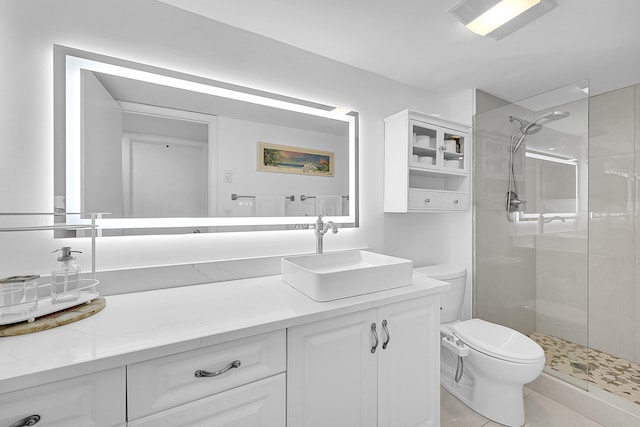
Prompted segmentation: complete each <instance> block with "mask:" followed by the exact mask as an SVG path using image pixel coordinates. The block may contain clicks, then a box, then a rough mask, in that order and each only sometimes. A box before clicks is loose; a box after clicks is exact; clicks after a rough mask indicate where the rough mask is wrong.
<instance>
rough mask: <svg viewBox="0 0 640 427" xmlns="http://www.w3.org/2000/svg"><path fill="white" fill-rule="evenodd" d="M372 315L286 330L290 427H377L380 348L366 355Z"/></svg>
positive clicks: (371, 338)
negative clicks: (378, 357)
mask: <svg viewBox="0 0 640 427" xmlns="http://www.w3.org/2000/svg"><path fill="white" fill-rule="evenodd" d="M376 313H377V311H376V310H366V311H362V312H358V313H353V314H349V315H345V316H340V317H335V318H331V319H327V320H322V321H319V322H315V323H310V324H307V325H301V326H297V327H293V328H290V329H289V331H288V349H287V423H288V425H289V426H295V427H311V426H318V427H326V426H336V427H339V426H349V427H357V426H362V427H370V426H375V425H377V413H376V406H377V392H376V389H377V355H378V352H379V351H380V346H378V347H377V349H376V352H375V353H372V352H371V348H372V346H373V345H374V342H375V338H374V335H373V333H372V329H371V324H372V323H374V322H375V321H376ZM378 333H379V330H378Z"/></svg>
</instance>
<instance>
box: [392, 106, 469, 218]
mask: <svg viewBox="0 0 640 427" xmlns="http://www.w3.org/2000/svg"><path fill="white" fill-rule="evenodd" d="M469 132H470V129H469V128H468V127H467V126H464V125H461V124H458V123H453V122H449V121H446V120H441V119H438V118H436V117H433V116H429V115H426V114H422V113H418V112H414V111H409V110H405V111H401V112H399V113H397V114H394V115H393V116H391V117H388V118H386V119H385V171H384V172H385V181H384V210H385V212H429V211H466V210H467V209H468V207H469V169H470V164H471V150H470V138H469V135H470V133H469Z"/></svg>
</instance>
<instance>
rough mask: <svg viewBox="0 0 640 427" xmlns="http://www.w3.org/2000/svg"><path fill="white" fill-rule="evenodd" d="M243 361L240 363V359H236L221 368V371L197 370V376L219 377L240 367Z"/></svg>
mask: <svg viewBox="0 0 640 427" xmlns="http://www.w3.org/2000/svg"><path fill="white" fill-rule="evenodd" d="M241 364H242V363H240V361H239V360H234V361H233V362H231V363H229V364H228V365H227V366H225V367H224V368H222V369H220V370H219V371H215V372H207V371H200V370H198V371H196V372H195V376H196V377H198V378H204V377H217V376H218V375H222V374H224V373H225V372H227V371H230V370H231V369H233V368H239V367H240V365H241Z"/></svg>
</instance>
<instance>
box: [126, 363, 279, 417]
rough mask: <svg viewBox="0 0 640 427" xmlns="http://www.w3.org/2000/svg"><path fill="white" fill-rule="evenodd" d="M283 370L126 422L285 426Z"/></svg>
mask: <svg viewBox="0 0 640 427" xmlns="http://www.w3.org/2000/svg"><path fill="white" fill-rule="evenodd" d="M285 408H286V374H284V373H282V374H278V375H276V376H274V377H270V378H266V379H263V380H260V381H256V382H253V383H251V384H247V385H244V386H242V387H237V388H234V389H232V390H228V391H225V392H222V393H218V394H216V395H214V396H209V397H205V398H204V399H199V400H196V401H195V402H190V403H186V404H184V405H180V406H178V407H176V408H172V409H167V410H166V411H163V412H158V413H157V414H153V415H149V416H148V417H144V418H140V419H139V420H136V421H132V422H130V423H129V427H165V426H172V427H182V426H185V427H186V426H189V427H193V426H217V427H284V426H285V425H286V410H285Z"/></svg>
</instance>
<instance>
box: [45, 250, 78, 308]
mask: <svg viewBox="0 0 640 427" xmlns="http://www.w3.org/2000/svg"><path fill="white" fill-rule="evenodd" d="M55 252H62V255H61V256H59V257H58V262H59V263H60V265H59V266H58V269H56V270H54V271H53V272H52V273H51V300H52V302H54V303H62V302H71V301H75V300H77V299H78V298H80V267H79V266H78V265H77V264H76V263H75V261H76V257H74V256H73V255H71V253H73V252H75V253H82V252H80V251H72V250H71V247H69V246H64V247H62V248H60V249H57V250H55V251H53V252H52V253H55Z"/></svg>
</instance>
